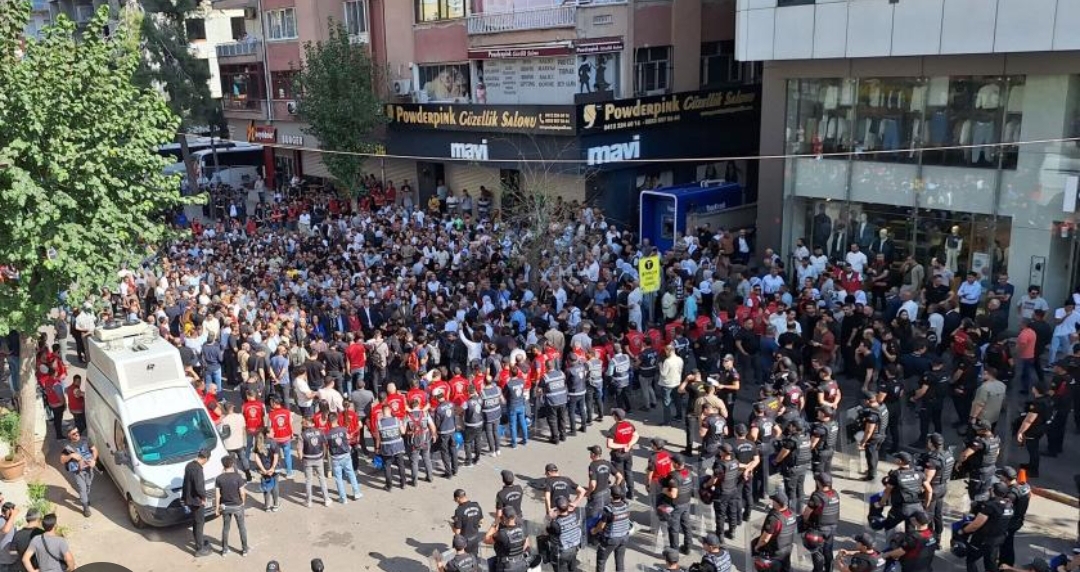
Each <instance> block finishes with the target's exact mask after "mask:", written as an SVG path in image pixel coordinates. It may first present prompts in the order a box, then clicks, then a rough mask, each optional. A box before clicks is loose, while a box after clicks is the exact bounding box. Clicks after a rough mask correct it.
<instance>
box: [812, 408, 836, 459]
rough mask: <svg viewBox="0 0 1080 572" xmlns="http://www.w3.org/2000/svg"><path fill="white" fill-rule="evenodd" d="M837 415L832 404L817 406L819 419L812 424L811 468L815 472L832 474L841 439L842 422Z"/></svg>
mask: <svg viewBox="0 0 1080 572" xmlns="http://www.w3.org/2000/svg"><path fill="white" fill-rule="evenodd" d="M835 417H836V410H835V409H833V408H832V406H830V405H821V406H819V407H818V408H817V421H815V422H814V424H813V425H811V426H810V451H811V453H812V455H811V458H810V470H811V471H813V472H814V473H829V474H832V460H833V455H835V454H836V446H837V444H838V442H839V440H840V424H839V423H837V422H836V419H835Z"/></svg>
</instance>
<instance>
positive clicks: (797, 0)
mask: <svg viewBox="0 0 1080 572" xmlns="http://www.w3.org/2000/svg"><path fill="white" fill-rule="evenodd" d="M814 2H815V0H776V6H777V7H778V8H783V7H784V6H805V5H807V4H813V3H814ZM890 2H891V0H890Z"/></svg>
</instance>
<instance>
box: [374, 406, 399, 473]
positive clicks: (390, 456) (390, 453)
mask: <svg viewBox="0 0 1080 572" xmlns="http://www.w3.org/2000/svg"><path fill="white" fill-rule="evenodd" d="M376 429H377V430H378V431H379V440H380V444H379V456H380V457H382V461H383V476H384V477H385V478H386V490H390V485H391V482H390V481H391V477H390V473H391V467H393V466H394V465H395V464H396V465H397V468H398V475H399V476H400V477H401V488H405V437H404V436H403V435H402V434H401V424H400V423H399V422H398V420H397V419H396V418H395V417H394V416H393V415H384V416H382V417H380V418H379V422H378V424H377V425H376Z"/></svg>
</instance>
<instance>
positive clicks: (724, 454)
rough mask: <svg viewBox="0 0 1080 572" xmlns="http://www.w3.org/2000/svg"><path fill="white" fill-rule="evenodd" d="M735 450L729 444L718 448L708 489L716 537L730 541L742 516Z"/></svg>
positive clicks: (738, 472)
mask: <svg viewBox="0 0 1080 572" xmlns="http://www.w3.org/2000/svg"><path fill="white" fill-rule="evenodd" d="M734 452H735V449H734V447H732V446H731V445H730V444H729V443H724V444H723V445H721V446H720V450H719V456H718V457H717V458H716V461H715V463H713V467H712V479H711V480H710V482H709V483H708V488H711V489H713V490H714V493H713V502H712V505H713V519H714V520H713V522H714V523H715V526H716V535H717V536H721V535H723V536H724V537H726V538H728V539H729V540H730V539H733V538H735V529H736V528H737V527H738V526H739V522H740V520H741V519H740V517H741V516H742V506H741V505H742V503H741V500H742V499H741V498H740V497H741V495H740V493H741V490H740V487H739V481H740V479H741V478H742V474H743V470H742V468H741V466H740V465H739V461H738V460H736V459H735V454H734ZM725 522H726V523H727V531H726V532H725V531H724V523H725Z"/></svg>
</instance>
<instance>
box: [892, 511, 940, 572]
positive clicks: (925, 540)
mask: <svg viewBox="0 0 1080 572" xmlns="http://www.w3.org/2000/svg"><path fill="white" fill-rule="evenodd" d="M929 524H930V519H929V518H928V517H927V516H926V513H923V512H917V513H915V514H913V515H911V516H910V517H908V532H905V533H904V534H903V536H901V537H900V538H899V540H898V541H897V542H896V543H895V546H892V547H891V548H890V550H889V551H888V552H886V553H885V554H883V556H884V557H885V558H886V559H888V560H891V561H893V562H899V563H900V570H901V572H931V569H932V568H933V564H934V553H935V552H936V551H937V547H938V544H939V541H938V539H937V537H935V536H934V531H933V529H931V528H930V526H929Z"/></svg>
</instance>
